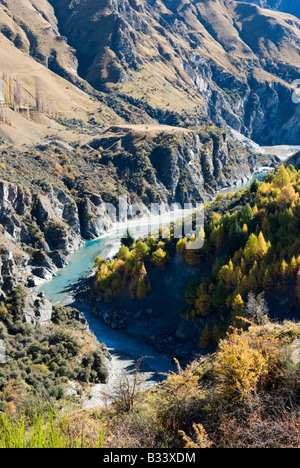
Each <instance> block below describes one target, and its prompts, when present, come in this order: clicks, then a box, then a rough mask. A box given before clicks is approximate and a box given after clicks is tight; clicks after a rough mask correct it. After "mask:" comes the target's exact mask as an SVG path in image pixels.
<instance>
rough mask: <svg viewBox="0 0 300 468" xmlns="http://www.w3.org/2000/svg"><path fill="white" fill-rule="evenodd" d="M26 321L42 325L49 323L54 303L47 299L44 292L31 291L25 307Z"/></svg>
mask: <svg viewBox="0 0 300 468" xmlns="http://www.w3.org/2000/svg"><path fill="white" fill-rule="evenodd" d="M23 313H24V320H25V322H28V323H31V324H32V325H36V324H37V323H39V324H40V325H41V326H44V325H47V324H48V323H49V322H50V321H51V316H52V304H51V302H49V301H48V300H47V299H45V297H44V295H43V293H38V294H36V293H34V292H32V291H30V292H29V293H28V295H27V297H26V304H25V308H24V312H23Z"/></svg>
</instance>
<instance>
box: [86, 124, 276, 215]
mask: <svg viewBox="0 0 300 468" xmlns="http://www.w3.org/2000/svg"><path fill="white" fill-rule="evenodd" d="M141 142H142V144H141ZM90 145H91V146H92V147H95V148H96V147H97V148H99V147H101V148H102V159H101V161H102V164H107V165H109V164H111V162H112V163H113V164H114V165H115V167H116V169H117V174H118V176H119V177H120V180H122V182H123V185H125V186H126V188H127V190H129V191H131V190H132V191H134V192H135V193H137V194H138V195H139V196H140V197H141V198H142V200H144V199H145V200H146V203H145V204H146V205H147V201H148V205H149V204H150V203H154V202H156V203H160V204H162V203H166V204H171V203H179V204H180V205H181V207H183V204H184V203H189V202H192V203H194V204H195V203H197V202H202V201H203V200H208V199H210V198H212V197H214V196H215V195H216V192H217V191H218V189H220V188H224V187H228V186H234V185H239V184H242V183H243V182H244V181H245V180H247V178H249V177H250V176H251V173H252V172H253V170H254V169H255V168H256V167H257V166H264V165H270V164H272V163H274V162H275V159H274V158H272V157H271V156H268V155H266V154H264V150H262V148H259V147H257V148H256V149H254V148H253V147H250V145H251V142H250V143H249V149H247V148H246V145H245V143H243V144H239V143H238V141H237V137H234V136H231V135H230V133H228V132H226V131H224V130H221V129H218V128H216V127H213V128H210V127H207V128H202V129H198V130H187V129H183V128H175V127H173V128H172V127H169V128H167V127H158V126H140V128H136V129H132V128H130V127H126V126H123V127H117V126H115V127H111V128H109V129H108V130H107V131H106V132H104V133H103V134H102V135H101V136H100V137H99V138H97V139H95V140H93V141H92V142H90ZM112 147H113V148H114V153H113V155H112V153H111V148H112ZM137 175H138V177H137ZM136 177H137V179H136ZM136 180H137V182H136ZM88 211H89V212H90V213H93V211H92V210H91V209H90V208H89V209H88ZM94 212H95V210H94ZM91 217H92V214H91ZM91 219H92V218H91Z"/></svg>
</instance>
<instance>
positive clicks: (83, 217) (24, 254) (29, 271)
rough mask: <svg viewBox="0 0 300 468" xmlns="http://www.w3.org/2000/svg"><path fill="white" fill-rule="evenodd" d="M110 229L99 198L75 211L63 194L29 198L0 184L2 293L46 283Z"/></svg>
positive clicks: (51, 191)
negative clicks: (82, 248) (86, 244)
mask: <svg viewBox="0 0 300 468" xmlns="http://www.w3.org/2000/svg"><path fill="white" fill-rule="evenodd" d="M111 226H112V223H111V220H110V218H109V217H108V215H107V214H106V213H105V212H104V210H103V208H102V199H101V197H99V196H97V195H92V194H91V196H90V198H86V200H85V202H84V209H82V207H81V208H80V209H79V208H78V206H77V203H76V202H75V200H74V199H73V197H72V196H71V195H70V193H68V191H67V189H66V190H65V191H64V190H62V189H60V188H57V187H51V188H50V189H49V190H48V191H47V193H46V194H34V195H33V194H32V193H31V192H30V190H29V189H27V188H25V187H23V186H22V185H18V184H14V183H10V182H7V181H0V228H1V229H2V234H1V238H0V246H3V248H2V251H1V254H0V262H1V263H0V288H2V290H3V292H4V293H5V292H6V291H9V290H11V289H13V288H14V287H15V286H16V285H17V283H18V282H22V283H23V284H25V285H26V286H28V287H30V288H33V287H35V286H37V285H39V284H41V283H42V282H43V281H45V280H50V279H51V278H52V276H53V274H55V273H56V272H57V270H58V268H62V267H64V266H65V265H66V263H67V260H68V256H69V255H70V253H72V252H74V251H75V250H76V249H78V248H79V247H80V246H81V245H83V244H84V242H85V239H94V238H96V237H99V236H101V235H103V234H104V233H105V232H107V230H109V229H110V228H111Z"/></svg>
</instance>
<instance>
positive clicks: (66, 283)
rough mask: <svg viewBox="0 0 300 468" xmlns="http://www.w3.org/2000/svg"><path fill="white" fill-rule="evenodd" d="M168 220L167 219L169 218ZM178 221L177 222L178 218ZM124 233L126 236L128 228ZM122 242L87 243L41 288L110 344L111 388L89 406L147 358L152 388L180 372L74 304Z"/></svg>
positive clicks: (140, 226) (101, 389)
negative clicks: (162, 376)
mask: <svg viewBox="0 0 300 468" xmlns="http://www.w3.org/2000/svg"><path fill="white" fill-rule="evenodd" d="M266 172H267V169H265V170H262V171H261V172H259V173H257V174H255V176H254V177H258V178H260V179H261V178H262V177H263V176H264V175H265V174H266ZM250 182H251V181H248V182H247V183H246V184H244V185H243V186H244V187H245V186H248V185H249V184H250ZM243 186H242V185H241V186H238V187H233V188H229V189H224V190H221V191H220V193H222V194H225V193H228V192H234V191H237V190H238V189H240V188H242V187H243ZM177 214H178V218H182V212H181V211H178V213H177ZM164 218H166V216H165V215H164ZM174 219H176V216H175V217H174ZM129 223H130V227H131V229H135V230H136V232H137V233H138V234H139V235H140V236H142V235H143V234H146V233H147V232H148V225H147V223H145V221H143V220H142V221H141V222H137V221H130V222H129ZM152 226H153V223H152ZM123 233H126V229H125V228H124V229H123ZM118 239H119V236H118V235H117V234H116V231H112V232H111V233H110V234H107V235H106V236H103V237H102V238H100V239H97V240H94V241H88V242H86V244H85V246H84V247H82V248H80V249H79V250H77V251H76V252H75V253H74V254H72V255H71V256H70V259H69V263H68V265H67V266H66V267H65V268H63V269H60V270H59V271H58V272H57V275H56V276H55V277H54V278H53V279H52V280H51V281H48V282H46V283H44V284H42V285H41V286H40V287H39V288H38V290H39V291H42V292H43V293H44V294H45V297H46V298H47V299H48V300H50V301H51V302H53V303H54V304H63V305H70V306H71V305H73V306H76V307H77V308H78V309H80V310H81V311H82V312H83V313H84V315H85V318H86V320H87V322H88V324H89V327H90V329H91V331H92V332H93V333H94V334H95V336H96V337H97V339H98V340H99V341H100V342H104V343H105V344H106V346H107V348H108V350H109V352H110V354H111V357H112V360H111V361H109V362H107V364H108V367H109V372H110V378H109V382H108V384H107V385H96V386H95V387H94V389H93V390H92V397H91V399H89V400H87V401H86V403H85V406H86V407H93V406H98V405H102V404H103V402H104V400H105V397H104V394H106V393H107V394H111V393H112V392H113V389H114V386H115V385H117V383H118V381H119V380H120V378H121V377H122V375H123V374H124V372H125V373H127V374H128V373H129V374H130V373H131V374H132V372H133V370H134V364H135V363H136V362H137V360H138V359H139V358H141V357H144V356H147V358H146V359H145V360H144V363H145V365H146V366H147V367H148V369H147V368H144V370H143V375H144V377H145V379H146V380H147V381H148V382H149V385H151V384H154V383H155V382H157V375H158V373H167V372H170V371H176V368H175V366H174V363H173V362H172V360H171V359H170V358H169V357H167V356H164V355H162V354H160V353H158V352H155V351H154V350H153V349H151V347H150V346H147V345H145V343H144V342H143V341H142V340H140V339H139V336H138V334H137V333H135V331H134V330H130V329H128V330H112V328H110V327H109V326H107V325H106V324H105V323H104V322H103V321H102V320H101V319H100V318H97V317H94V316H93V315H92V314H91V313H90V311H89V310H88V308H87V307H86V306H84V305H82V304H77V303H76V304H74V300H73V298H72V295H71V294H70V292H71V290H72V285H73V284H74V283H76V282H77V281H78V280H79V278H81V277H82V276H83V275H84V274H85V273H86V272H87V271H88V270H89V269H90V268H92V267H93V265H94V261H95V258H96V257H97V256H99V255H100V256H103V257H106V258H107V257H111V256H113V255H114V254H115V253H116V252H117V250H118V246H119V245H120V244H119V241H118ZM149 356H150V357H149ZM108 400H109V398H108Z"/></svg>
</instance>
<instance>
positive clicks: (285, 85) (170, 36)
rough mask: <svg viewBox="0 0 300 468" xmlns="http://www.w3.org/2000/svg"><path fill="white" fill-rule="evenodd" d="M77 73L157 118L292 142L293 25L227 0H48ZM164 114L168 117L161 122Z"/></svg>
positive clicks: (298, 61)
mask: <svg viewBox="0 0 300 468" xmlns="http://www.w3.org/2000/svg"><path fill="white" fill-rule="evenodd" d="M51 4H52V5H53V6H54V9H55V13H56V15H57V18H58V20H59V28H60V31H61V33H62V34H64V35H65V36H67V38H68V42H69V44H71V45H72V47H74V48H75V49H76V56H77V58H78V62H79V67H78V72H79V75H80V76H81V77H83V78H84V79H86V80H87V81H88V82H89V83H91V84H92V86H94V87H95V88H97V89H103V90H106V91H110V92H113V93H116V94H117V95H119V96H122V97H126V99H127V100H129V101H130V102H133V103H135V104H138V106H139V107H142V108H144V109H145V110H146V111H147V112H148V113H150V115H152V116H154V117H156V118H159V120H160V121H161V122H163V121H166V119H168V118H169V121H168V123H171V124H174V123H180V124H181V125H182V124H191V123H192V124H193V123H195V122H197V121H199V120H200V119H203V116H205V115H208V116H209V117H210V118H211V119H212V120H213V121H214V122H219V123H221V124H223V125H224V124H228V125H230V126H232V127H233V128H234V129H236V130H238V131H241V132H242V133H244V134H246V135H247V136H250V137H252V138H253V139H254V140H256V141H257V142H259V143H260V144H280V143H293V144H294V143H296V141H298V139H299V123H298V121H299V109H298V107H297V106H295V105H294V104H293V103H292V102H291V99H290V97H291V91H292V88H291V84H292V82H293V80H294V79H296V78H298V76H299V71H300V54H299V43H300V22H299V20H297V19H296V18H294V17H291V16H290V15H287V14H285V13H278V12H273V11H270V10H263V9H261V8H259V7H258V6H256V5H250V4H245V3H239V2H234V1H233V2H228V1H222V0H217V1H211V0H205V1H199V0H190V1H175V0H157V1H150V2H145V1H144V0H140V1H129V0H125V1H122V2H120V1H118V0H116V1H110V0H105V1H102V2H98V1H95V0H89V1H88V2H84V1H78V2H76V3H75V2H72V3H70V2H67V1H66V0H51ZM170 119H173V120H170Z"/></svg>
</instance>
